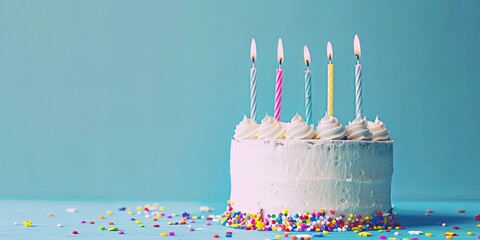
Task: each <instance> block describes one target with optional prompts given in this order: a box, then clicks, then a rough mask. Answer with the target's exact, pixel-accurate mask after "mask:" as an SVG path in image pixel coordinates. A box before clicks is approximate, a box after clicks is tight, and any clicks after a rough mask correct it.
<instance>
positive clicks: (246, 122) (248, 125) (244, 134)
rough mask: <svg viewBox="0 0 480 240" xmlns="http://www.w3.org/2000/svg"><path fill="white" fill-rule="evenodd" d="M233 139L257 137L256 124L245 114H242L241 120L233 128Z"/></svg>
mask: <svg viewBox="0 0 480 240" xmlns="http://www.w3.org/2000/svg"><path fill="white" fill-rule="evenodd" d="M233 138H235V139H257V138H258V124H257V122H255V121H253V120H252V119H250V118H248V117H247V116H245V115H244V116H243V120H242V121H241V122H240V123H239V124H238V125H237V127H236V128H235V134H234V135H233Z"/></svg>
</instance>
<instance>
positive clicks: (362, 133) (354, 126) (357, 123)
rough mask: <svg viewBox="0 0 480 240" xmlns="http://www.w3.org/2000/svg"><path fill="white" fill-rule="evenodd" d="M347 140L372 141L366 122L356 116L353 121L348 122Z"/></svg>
mask: <svg viewBox="0 0 480 240" xmlns="http://www.w3.org/2000/svg"><path fill="white" fill-rule="evenodd" d="M346 134H347V139H348V140H357V141H360V140H364V141H370V140H372V133H371V132H370V130H368V123H367V120H365V119H362V118H361V117H360V116H357V118H355V120H353V121H352V122H350V123H349V124H348V126H347V133H346Z"/></svg>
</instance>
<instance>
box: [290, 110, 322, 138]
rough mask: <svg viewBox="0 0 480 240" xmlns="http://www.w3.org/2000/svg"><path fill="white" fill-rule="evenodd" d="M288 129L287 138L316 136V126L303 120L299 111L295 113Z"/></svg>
mask: <svg viewBox="0 0 480 240" xmlns="http://www.w3.org/2000/svg"><path fill="white" fill-rule="evenodd" d="M286 129H287V134H286V139H313V138H314V137H315V131H314V126H313V125H308V124H307V123H306V122H305V121H303V118H302V116H300V114H298V113H297V114H295V116H294V117H293V118H292V120H291V121H290V123H289V124H288V125H287V127H286Z"/></svg>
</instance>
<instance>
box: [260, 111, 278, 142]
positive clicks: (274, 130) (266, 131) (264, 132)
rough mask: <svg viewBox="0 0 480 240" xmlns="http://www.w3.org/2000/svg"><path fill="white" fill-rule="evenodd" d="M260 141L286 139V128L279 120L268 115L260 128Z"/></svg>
mask: <svg viewBox="0 0 480 240" xmlns="http://www.w3.org/2000/svg"><path fill="white" fill-rule="evenodd" d="M258 139H269V140H273V139H285V128H284V127H283V125H282V124H281V123H280V122H279V121H277V119H275V118H273V117H270V116H268V114H266V115H265V117H264V118H263V119H262V123H261V124H260V127H258Z"/></svg>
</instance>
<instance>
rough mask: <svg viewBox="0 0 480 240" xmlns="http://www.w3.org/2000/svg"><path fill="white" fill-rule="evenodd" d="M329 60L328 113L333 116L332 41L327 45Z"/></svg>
mask: <svg viewBox="0 0 480 240" xmlns="http://www.w3.org/2000/svg"><path fill="white" fill-rule="evenodd" d="M327 58H328V99H327V111H328V115H330V116H333V64H332V58H333V49H332V44H331V43H330V41H328V43H327Z"/></svg>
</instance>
